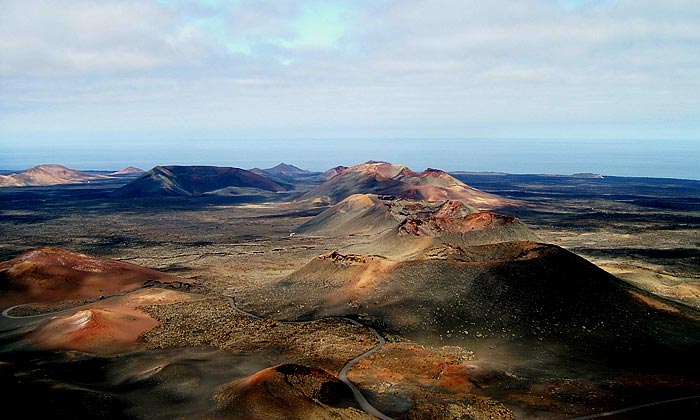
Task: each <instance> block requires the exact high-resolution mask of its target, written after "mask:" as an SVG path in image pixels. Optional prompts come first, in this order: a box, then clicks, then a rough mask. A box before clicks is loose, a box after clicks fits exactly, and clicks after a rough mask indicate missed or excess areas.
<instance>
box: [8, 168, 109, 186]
mask: <svg viewBox="0 0 700 420" xmlns="http://www.w3.org/2000/svg"><path fill="white" fill-rule="evenodd" d="M101 178H103V176H101V175H91V174H86V173H84V172H80V171H76V170H75V169H70V168H66V167H65V166H61V165H55V164H47V165H39V166H35V167H33V168H29V169H27V170H26V171H23V172H20V173H16V174H12V175H0V187H24V186H43V185H62V184H77V183H81V182H86V181H91V180H94V179H101Z"/></svg>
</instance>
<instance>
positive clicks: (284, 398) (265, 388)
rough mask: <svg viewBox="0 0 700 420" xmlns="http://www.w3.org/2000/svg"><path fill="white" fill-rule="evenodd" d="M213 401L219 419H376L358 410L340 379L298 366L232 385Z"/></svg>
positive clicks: (278, 368)
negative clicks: (216, 406) (216, 407)
mask: <svg viewBox="0 0 700 420" xmlns="http://www.w3.org/2000/svg"><path fill="white" fill-rule="evenodd" d="M214 401H215V403H216V404H217V405H218V409H217V410H216V414H215V416H214V418H217V419H236V420H257V419H270V420H275V419H279V420H287V419H299V420H304V419H331V418H332V419H346V420H355V419H356V420H364V419H367V420H369V419H374V418H375V417H373V416H371V415H369V414H367V413H365V412H363V411H362V410H360V409H359V407H358V406H357V403H356V402H355V399H354V398H353V395H352V391H351V390H350V388H349V387H348V386H347V385H345V384H344V383H342V382H341V381H340V379H338V378H337V377H335V376H334V375H331V374H330V373H328V372H326V371H324V370H322V369H317V368H312V367H307V366H303V365H297V364H284V365H279V366H274V367H271V368H267V369H264V370H262V371H260V372H257V373H255V374H253V375H251V376H248V377H245V378H241V379H238V380H236V381H233V382H231V383H229V384H227V385H225V386H223V387H222V389H221V390H220V391H219V392H218V393H217V395H216V396H215V398H214Z"/></svg>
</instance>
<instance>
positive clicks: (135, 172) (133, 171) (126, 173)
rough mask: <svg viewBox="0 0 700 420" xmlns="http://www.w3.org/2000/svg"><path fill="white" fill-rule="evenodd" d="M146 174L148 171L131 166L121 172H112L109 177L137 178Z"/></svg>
mask: <svg viewBox="0 0 700 420" xmlns="http://www.w3.org/2000/svg"><path fill="white" fill-rule="evenodd" d="M145 172H146V171H144V170H143V169H140V168H135V167H133V166H129V167H127V168H124V169H120V170H118V171H115V172H111V173H110V174H109V175H110V176H137V175H141V174H143V173H145Z"/></svg>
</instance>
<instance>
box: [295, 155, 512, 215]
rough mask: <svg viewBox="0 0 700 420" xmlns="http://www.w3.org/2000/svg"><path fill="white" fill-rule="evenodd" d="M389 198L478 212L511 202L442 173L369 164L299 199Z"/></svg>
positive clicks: (322, 185)
mask: <svg viewBox="0 0 700 420" xmlns="http://www.w3.org/2000/svg"><path fill="white" fill-rule="evenodd" d="M368 193H369V194H379V195H393V196H397V197H403V198H411V199H414V200H426V201H444V200H459V201H462V202H463V203H465V204H467V205H471V206H474V207H476V208H479V209H493V208H496V207H502V206H506V205H512V204H514V203H513V202H511V201H509V200H506V199H504V198H502V197H498V196H496V195H493V194H489V193H486V192H484V191H480V190H477V189H476V188H472V187H470V186H468V185H466V184H464V183H463V182H461V181H459V180H457V179H456V178H454V177H452V176H451V175H449V174H448V173H446V172H443V171H440V170H437V169H426V170H425V171H423V172H420V173H417V172H413V171H412V170H410V169H409V168H407V167H406V166H403V165H393V164H391V163H387V162H374V161H370V162H367V163H363V164H360V165H356V166H352V167H350V168H347V169H342V170H340V171H339V172H338V173H337V174H336V175H335V176H333V177H332V178H330V179H329V180H328V181H326V182H324V183H323V184H321V185H319V186H317V187H315V188H313V189H312V190H310V191H308V192H307V193H305V194H303V195H302V196H301V197H299V200H313V199H326V200H329V201H330V202H331V203H338V202H340V201H342V200H343V199H345V198H347V197H349V196H351V195H353V194H368Z"/></svg>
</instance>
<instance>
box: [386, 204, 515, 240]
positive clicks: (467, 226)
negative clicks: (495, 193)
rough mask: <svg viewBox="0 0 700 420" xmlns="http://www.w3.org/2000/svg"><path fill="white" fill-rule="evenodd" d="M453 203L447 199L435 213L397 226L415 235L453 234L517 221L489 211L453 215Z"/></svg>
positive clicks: (512, 223)
mask: <svg viewBox="0 0 700 420" xmlns="http://www.w3.org/2000/svg"><path fill="white" fill-rule="evenodd" d="M455 203H456V202H454V201H449V202H447V203H445V205H444V206H443V208H441V209H440V210H439V211H438V212H437V213H435V214H434V215H431V216H429V217H426V218H423V219H421V218H410V219H406V221H405V222H404V223H403V224H402V225H401V226H400V227H399V232H400V233H408V234H412V235H415V236H440V235H455V234H463V233H468V232H474V231H481V230H487V229H494V228H497V227H501V226H511V225H514V224H516V223H519V221H518V219H516V218H515V217H511V216H503V215H500V214H495V213H491V212H479V213H472V214H468V215H466V216H461V215H454V213H453V210H454V209H455ZM459 204H461V203H459Z"/></svg>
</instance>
